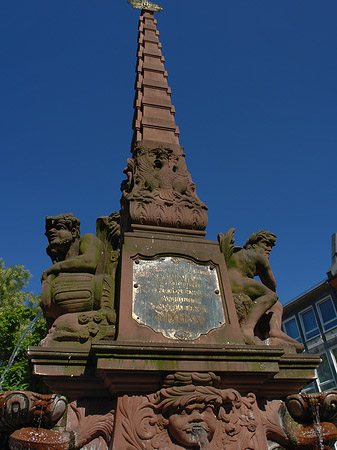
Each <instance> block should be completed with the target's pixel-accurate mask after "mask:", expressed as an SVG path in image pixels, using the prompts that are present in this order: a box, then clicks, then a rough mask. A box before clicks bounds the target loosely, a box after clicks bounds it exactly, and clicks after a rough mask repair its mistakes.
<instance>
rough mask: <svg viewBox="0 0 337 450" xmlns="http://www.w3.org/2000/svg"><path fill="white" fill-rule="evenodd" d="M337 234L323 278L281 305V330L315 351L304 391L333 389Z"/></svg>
mask: <svg viewBox="0 0 337 450" xmlns="http://www.w3.org/2000/svg"><path fill="white" fill-rule="evenodd" d="M336 256H337V233H335V234H333V235H332V264H331V267H330V269H329V271H328V273H327V277H326V278H325V279H324V280H323V281H321V282H320V283H318V284H316V285H315V286H313V287H311V288H310V289H308V290H307V291H305V292H303V293H302V294H300V295H298V296H297V297H296V298H294V299H292V300H291V301H289V302H288V303H286V304H285V305H284V314H283V330H284V331H285V332H286V333H287V334H288V335H289V336H291V337H293V338H294V339H296V340H298V341H299V342H301V343H302V344H303V345H304V348H305V352H307V353H315V354H319V355H320V357H321V359H322V363H321V364H320V366H319V368H318V369H317V380H316V381H314V382H313V383H310V385H308V386H307V388H306V389H305V391H306V392H321V391H327V390H331V389H336V388H337V257H336Z"/></svg>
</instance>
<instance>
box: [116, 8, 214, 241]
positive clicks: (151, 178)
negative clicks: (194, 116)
mask: <svg viewBox="0 0 337 450" xmlns="http://www.w3.org/2000/svg"><path fill="white" fill-rule="evenodd" d="M129 3H131V4H132V5H133V6H134V7H136V8H139V2H138V0H137V1H136V0H133V1H131V2H129ZM141 4H142V5H143V7H142V8H143V9H142V10H141V15H140V19H139V34H138V52H137V65H136V73H137V75H136V83H135V90H136V93H135V101H134V118H133V138H132V145H131V153H132V158H129V159H128V161H127V167H126V169H125V170H124V173H125V174H126V175H127V180H125V181H124V182H123V183H122V193H123V196H122V200H121V205H122V208H121V214H122V216H121V221H122V229H123V230H124V231H125V230H130V229H139V228H140V227H141V228H143V229H144V227H145V228H146V227H151V228H153V227H156V229H157V230H158V227H167V228H171V229H176V228H179V229H185V230H193V233H195V232H198V233H199V234H200V233H201V234H202V235H205V233H204V231H203V230H205V228H206V225H207V212H206V211H207V207H206V205H205V204H204V203H202V202H201V201H200V200H199V198H198V196H197V194H196V192H195V184H194V183H193V182H192V179H191V175H190V174H189V172H188V171H187V167H186V162H185V155H184V152H183V148H182V147H180V144H179V128H178V127H177V125H176V123H175V118H174V116H175V109H174V106H173V105H172V102H171V89H170V88H169V86H168V84H167V72H166V70H165V66H164V61H165V59H164V57H163V55H162V51H161V48H162V46H161V43H160V42H159V32H158V30H157V20H156V19H155V18H154V11H157V10H158V9H156V8H155V7H157V8H160V7H158V5H155V4H152V3H151V4H150V2H146V1H144V0H142V1H141ZM135 5H136V6H135ZM144 5H146V6H144ZM148 5H150V6H148ZM151 5H152V6H151ZM167 228H166V229H167Z"/></svg>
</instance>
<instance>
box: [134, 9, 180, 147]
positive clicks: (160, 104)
mask: <svg viewBox="0 0 337 450" xmlns="http://www.w3.org/2000/svg"><path fill="white" fill-rule="evenodd" d="M161 49H162V45H161V43H160V42H159V32H158V30H157V20H156V19H155V18H154V15H153V12H152V11H147V10H142V13H141V16H140V19H139V34H138V52H137V66H136V72H137V76H136V85H135V90H136V93H135V101H134V109H135V113H134V119H133V130H134V133H133V140H132V145H135V143H136V142H139V141H155V142H157V143H165V144H174V145H178V146H179V128H178V127H177V126H176V123H175V118H174V116H175V109H174V106H173V105H172V102H171V89H170V87H169V86H168V84H167V76H168V75H167V72H166V70H165V66H164V62H165V58H164V56H163V55H162V51H161Z"/></svg>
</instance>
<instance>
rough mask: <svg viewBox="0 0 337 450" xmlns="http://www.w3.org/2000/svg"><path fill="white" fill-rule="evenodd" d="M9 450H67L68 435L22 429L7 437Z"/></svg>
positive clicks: (37, 429)
mask: <svg viewBox="0 0 337 450" xmlns="http://www.w3.org/2000/svg"><path fill="white" fill-rule="evenodd" d="M8 442H9V448H10V449H11V450H68V449H69V435H68V434H65V433H59V432H58V431H53V430H45V429H43V428H31V427H29V428H22V429H21V430H16V431H14V433H13V434H11V436H10V437H9V441H8Z"/></svg>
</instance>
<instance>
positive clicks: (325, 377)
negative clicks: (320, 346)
mask: <svg viewBox="0 0 337 450" xmlns="http://www.w3.org/2000/svg"><path fill="white" fill-rule="evenodd" d="M320 357H321V359H322V362H321V364H320V365H319V366H318V368H317V375H318V378H319V382H320V384H322V383H324V381H330V380H333V375H332V372H331V369H330V364H329V361H328V358H327V356H326V354H325V353H323V354H322V355H320Z"/></svg>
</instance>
